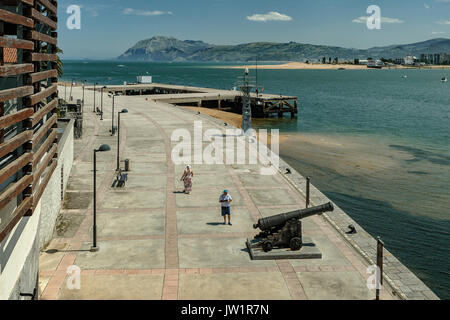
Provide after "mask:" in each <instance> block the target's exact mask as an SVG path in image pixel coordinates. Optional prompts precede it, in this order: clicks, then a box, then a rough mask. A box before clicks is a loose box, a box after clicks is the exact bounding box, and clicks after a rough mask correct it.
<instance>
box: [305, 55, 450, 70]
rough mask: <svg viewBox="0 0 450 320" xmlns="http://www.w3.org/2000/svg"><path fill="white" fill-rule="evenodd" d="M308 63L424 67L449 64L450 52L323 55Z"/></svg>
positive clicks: (369, 66)
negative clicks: (393, 55) (352, 56)
mask: <svg viewBox="0 0 450 320" xmlns="http://www.w3.org/2000/svg"><path fill="white" fill-rule="evenodd" d="M305 62H306V63H312V64H314V63H322V64H354V65H366V66H367V67H368V68H383V67H395V66H410V67H424V66H431V65H433V66H439V65H442V66H447V65H450V53H433V54H421V55H420V57H416V56H413V55H406V56H405V57H403V58H395V59H392V58H389V59H386V58H381V59H373V58H370V57H369V58H367V59H354V60H353V61H351V60H347V59H342V60H341V59H339V58H338V57H336V58H334V59H332V58H331V57H329V58H326V57H323V58H322V59H321V60H319V59H310V60H306V61H305Z"/></svg>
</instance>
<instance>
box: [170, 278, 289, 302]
mask: <svg viewBox="0 0 450 320" xmlns="http://www.w3.org/2000/svg"><path fill="white" fill-rule="evenodd" d="M179 287H180V288H179V298H180V299H181V300H237V299H239V300H241V299H243V300H289V299H291V297H290V294H289V290H288V288H287V286H286V284H285V282H284V279H283V276H282V275H281V273H280V272H254V273H227V274H181V275H180V277H179Z"/></svg>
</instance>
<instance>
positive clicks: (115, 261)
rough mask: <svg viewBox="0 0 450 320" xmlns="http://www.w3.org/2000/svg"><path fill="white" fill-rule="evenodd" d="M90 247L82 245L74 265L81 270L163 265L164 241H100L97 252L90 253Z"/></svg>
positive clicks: (144, 267) (159, 266)
mask: <svg viewBox="0 0 450 320" xmlns="http://www.w3.org/2000/svg"><path fill="white" fill-rule="evenodd" d="M91 245H92V243H85V244H83V246H82V249H81V250H82V251H81V252H79V253H78V256H77V258H76V260H75V263H74V264H75V265H77V266H78V267H80V268H81V269H83V270H89V269H152V268H164V265H165V262H164V261H165V260H164V239H145V240H111V241H100V242H99V243H98V246H99V247H100V250H99V251H98V252H90V251H89V249H90V248H91ZM83 250H85V251H83Z"/></svg>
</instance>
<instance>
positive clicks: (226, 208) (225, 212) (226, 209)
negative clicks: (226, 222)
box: [222, 207, 231, 216]
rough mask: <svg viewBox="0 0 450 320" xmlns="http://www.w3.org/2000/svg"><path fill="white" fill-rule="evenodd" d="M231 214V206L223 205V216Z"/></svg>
mask: <svg viewBox="0 0 450 320" xmlns="http://www.w3.org/2000/svg"><path fill="white" fill-rule="evenodd" d="M227 214H228V215H231V210H230V207H222V216H226V215H227Z"/></svg>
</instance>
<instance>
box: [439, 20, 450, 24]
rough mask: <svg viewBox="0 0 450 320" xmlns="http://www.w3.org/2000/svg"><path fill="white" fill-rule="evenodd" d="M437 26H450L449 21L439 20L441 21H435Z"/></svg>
mask: <svg viewBox="0 0 450 320" xmlns="http://www.w3.org/2000/svg"><path fill="white" fill-rule="evenodd" d="M436 23H437V24H443V25H448V24H450V20H441V21H436Z"/></svg>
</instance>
